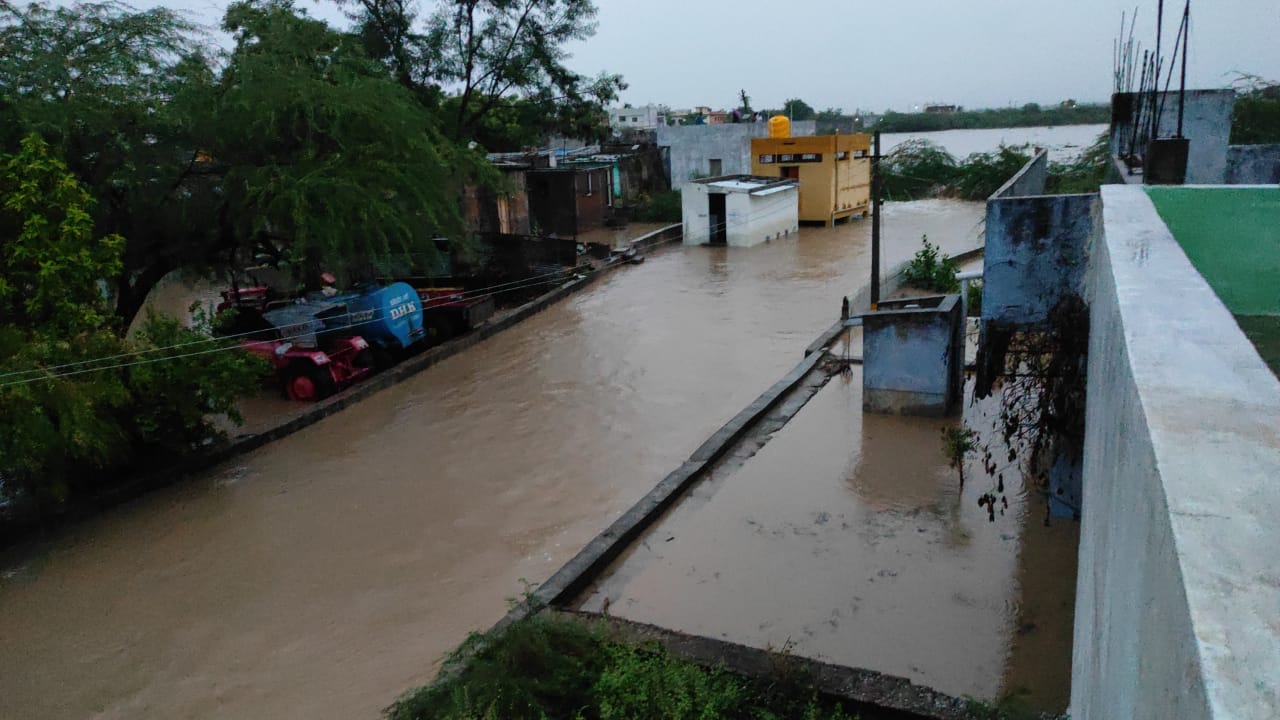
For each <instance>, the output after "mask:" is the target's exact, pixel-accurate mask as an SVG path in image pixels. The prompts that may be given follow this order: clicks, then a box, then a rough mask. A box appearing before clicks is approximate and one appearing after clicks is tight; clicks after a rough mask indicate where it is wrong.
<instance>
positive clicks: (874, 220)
mask: <svg viewBox="0 0 1280 720" xmlns="http://www.w3.org/2000/svg"><path fill="white" fill-rule="evenodd" d="M879 304H880V131H879V130H876V131H875V132H874V133H872V135H871V309H872V310H875V309H876V306H877V305H879Z"/></svg>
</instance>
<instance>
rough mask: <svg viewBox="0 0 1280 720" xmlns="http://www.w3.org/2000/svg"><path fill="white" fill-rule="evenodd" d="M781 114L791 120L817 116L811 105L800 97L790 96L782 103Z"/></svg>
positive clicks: (809, 118) (810, 118)
mask: <svg viewBox="0 0 1280 720" xmlns="http://www.w3.org/2000/svg"><path fill="white" fill-rule="evenodd" d="M782 114H783V115H786V116H787V117H789V118H791V119H792V120H813V119H815V118H816V117H817V116H818V113H817V112H816V111H815V110H814V109H813V106H812V105H810V104H809V103H807V102H805V101H803V100H801V99H800V98H791V99H790V100H788V101H786V102H785V103H783V104H782Z"/></svg>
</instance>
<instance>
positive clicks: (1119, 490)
mask: <svg viewBox="0 0 1280 720" xmlns="http://www.w3.org/2000/svg"><path fill="white" fill-rule="evenodd" d="M1102 217H1103V232H1102V233H1101V235H1100V237H1099V238H1098V240H1097V242H1096V244H1095V246H1094V248H1093V253H1092V256H1091V259H1090V288H1091V292H1090V297H1091V301H1092V302H1091V306H1092V310H1091V327H1090V339H1089V373H1088V378H1089V379H1088V383H1089V385H1088V409H1087V412H1086V424H1085V449H1084V517H1083V520H1082V523H1081V531H1080V566H1079V579H1078V581H1077V588H1076V610H1075V618H1076V620H1075V638H1074V649H1073V659H1072V680H1071V685H1072V687H1071V716H1072V717H1073V718H1075V719H1076V720H1114V719H1116V718H1126V719H1128V718H1135V719H1150V720H1166V719H1169V718H1178V719H1179V720H1182V719H1200V718H1206V719H1208V718H1213V719H1215V720H1227V719H1228V718H1230V719H1231V720H1263V719H1264V718H1268V719H1269V718H1277V717H1280V562H1277V560H1276V558H1277V556H1278V555H1280V522H1278V521H1277V515H1278V514H1280V381H1277V380H1276V378H1275V376H1274V375H1272V374H1271V372H1270V371H1269V370H1268V369H1267V367H1266V366H1265V365H1264V364H1263V362H1262V359H1261V358H1260V357H1259V356H1258V354H1257V352H1256V351H1255V350H1254V349H1253V346H1252V345H1251V344H1250V343H1249V341H1248V340H1247V339H1246V338H1245V337H1244V334H1243V333H1242V332H1241V331H1240V329H1239V328H1238V326H1237V325H1236V324H1235V322H1234V321H1233V319H1232V317H1231V315H1230V313H1229V312H1228V311H1227V309H1226V307H1225V306H1224V305H1223V304H1222V303H1221V302H1220V301H1219V300H1218V299H1217V297H1216V296H1215V295H1214V294H1213V291H1212V290H1211V289H1210V288H1209V285H1208V283H1207V282H1205V280H1204V279H1203V278H1202V277H1201V276H1200V275H1199V273H1197V272H1196V271H1195V269H1194V268H1193V267H1192V266H1191V263H1190V262H1189V261H1188V260H1187V258H1186V256H1185V255H1184V254H1183V252H1182V249H1181V248H1180V247H1179V246H1178V244H1177V242H1176V241H1175V240H1174V239H1173V237H1172V236H1171V235H1170V234H1169V232H1168V229H1167V228H1166V227H1165V226H1164V224H1163V223H1162V222H1161V221H1160V220H1159V217H1158V216H1157V215H1156V213H1155V209H1154V207H1153V206H1152V205H1151V202H1150V200H1149V199H1148V198H1147V196H1146V193H1145V192H1143V190H1142V189H1141V188H1137V187H1130V186H1106V187H1104V188H1103V190H1102Z"/></svg>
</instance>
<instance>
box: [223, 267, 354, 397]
mask: <svg viewBox="0 0 1280 720" xmlns="http://www.w3.org/2000/svg"><path fill="white" fill-rule="evenodd" d="M228 293H230V291H228ZM241 299H244V298H241ZM231 307H233V308H234V315H232V316H230V317H229V319H228V321H227V322H224V323H223V324H222V326H221V328H220V331H221V332H222V334H223V335H228V336H234V337H239V338H240V339H241V344H242V345H243V346H244V348H245V350H248V351H249V352H251V353H253V354H254V355H257V356H258V357H261V358H263V359H264V360H266V361H267V362H269V363H270V364H271V366H272V367H273V368H275V371H276V379H277V381H278V383H279V385H280V388H281V390H282V391H283V392H284V394H285V396H286V397H288V398H289V399H290V400H304V401H309V400H323V399H324V398H326V397H329V396H330V395H332V394H334V393H335V392H337V391H338V390H341V389H342V388H345V387H347V386H348V385H350V384H352V383H354V382H356V381H357V380H360V379H361V378H363V377H365V376H366V375H368V374H369V373H371V372H373V363H374V361H373V351H372V350H371V349H370V348H369V343H367V342H365V340H364V338H362V337H360V336H359V335H352V334H334V333H326V332H325V331H324V330H325V325H324V323H323V321H321V320H320V319H318V318H317V317H316V315H317V314H319V313H322V312H324V311H325V310H329V309H330V308H331V307H332V304H331V303H326V302H324V301H299V302H294V303H290V304H287V305H283V306H280V307H276V308H275V309H272V310H267V311H265V312H263V311H261V310H259V309H258V307H255V306H254V305H253V304H240V305H238V306H237V305H235V304H232V305H231Z"/></svg>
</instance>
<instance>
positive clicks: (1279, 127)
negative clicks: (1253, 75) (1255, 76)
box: [1231, 81, 1280, 145]
mask: <svg viewBox="0 0 1280 720" xmlns="http://www.w3.org/2000/svg"><path fill="white" fill-rule="evenodd" d="M1266 143H1280V85H1267V84H1265V83H1262V82H1260V81H1259V82H1258V83H1257V86H1256V87H1254V88H1253V89H1252V90H1249V91H1248V92H1245V93H1243V94H1241V95H1240V96H1238V97H1237V98H1236V106H1235V110H1234V111H1233V114H1232V117H1231V144H1233V145H1261V144H1266Z"/></svg>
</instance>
